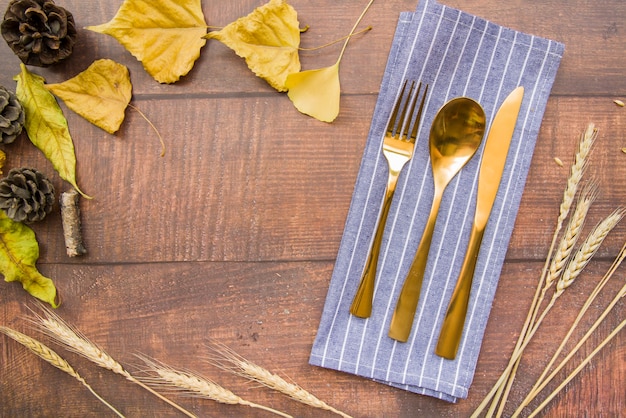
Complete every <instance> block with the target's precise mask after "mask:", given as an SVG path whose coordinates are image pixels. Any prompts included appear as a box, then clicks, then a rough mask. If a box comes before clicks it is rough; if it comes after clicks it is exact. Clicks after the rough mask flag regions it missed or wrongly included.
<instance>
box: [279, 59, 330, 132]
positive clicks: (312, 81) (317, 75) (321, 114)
mask: <svg viewBox="0 0 626 418" xmlns="http://www.w3.org/2000/svg"><path fill="white" fill-rule="evenodd" d="M286 86H287V88H288V89H289V92H288V93H287V95H288V96H289V98H290V99H291V101H292V102H293V104H294V106H295V107H296V109H298V110H299V111H300V112H302V113H304V114H305V115H309V116H312V117H314V118H315V119H318V120H321V121H322V122H332V121H334V120H335V118H336V117H337V115H338V114H339V99H340V96H341V86H340V84H339V61H337V62H336V63H335V64H334V65H331V66H330V67H325V68H320V69H317V70H308V71H302V72H299V73H294V74H291V75H289V77H287V83H286Z"/></svg>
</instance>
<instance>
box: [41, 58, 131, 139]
mask: <svg viewBox="0 0 626 418" xmlns="http://www.w3.org/2000/svg"><path fill="white" fill-rule="evenodd" d="M46 87H47V88H48V90H50V91H51V92H52V93H53V94H54V95H55V96H57V97H58V98H60V99H61V100H63V101H64V102H65V104H66V105H67V107H69V108H70V109H72V110H73V111H74V112H76V113H78V114H79V115H80V116H82V117H83V118H85V119H87V120H88V121H89V122H91V123H93V124H94V125H96V126H98V127H99V128H102V129H104V130H105V131H107V132H108V133H111V134H113V133H115V132H117V130H118V129H119V128H120V125H121V124H122V122H123V121H124V114H125V111H126V107H127V106H128V103H130V99H131V97H132V89H133V87H132V84H131V82H130V75H129V74H128V68H126V66H124V65H122V64H118V63H117V62H115V61H112V60H109V59H101V60H97V61H95V62H94V63H93V64H91V65H90V66H89V68H87V69H86V70H85V71H83V72H82V73H80V74H78V75H77V76H76V77H74V78H71V79H69V80H67V81H64V82H63V83H58V84H48V85H46Z"/></svg>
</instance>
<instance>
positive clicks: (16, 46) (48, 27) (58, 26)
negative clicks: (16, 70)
mask: <svg viewBox="0 0 626 418" xmlns="http://www.w3.org/2000/svg"><path fill="white" fill-rule="evenodd" d="M0 29H1V31H2V36H3V37H4V39H5V41H7V43H8V44H9V46H10V47H11V49H12V50H13V52H14V53H15V54H16V55H17V56H18V57H19V58H20V59H21V60H22V62H24V64H28V65H35V66H38V67H47V66H49V65H52V64H56V63H57V62H59V61H62V60H64V59H65V58H67V57H69V56H70V55H71V54H72V49H73V48H74V43H75V42H76V34H77V32H76V27H75V25H74V17H73V16H72V14H71V13H70V12H69V11H67V10H65V9H64V8H63V7H60V6H57V5H56V4H54V1H52V0H11V2H10V3H9V7H8V8H7V11H6V13H5V14H4V20H3V21H2V25H0Z"/></svg>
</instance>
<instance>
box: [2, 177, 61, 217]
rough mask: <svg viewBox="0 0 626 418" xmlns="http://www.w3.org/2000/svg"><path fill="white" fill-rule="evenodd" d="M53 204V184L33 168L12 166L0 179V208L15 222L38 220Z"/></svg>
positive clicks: (47, 212)
mask: <svg viewBox="0 0 626 418" xmlns="http://www.w3.org/2000/svg"><path fill="white" fill-rule="evenodd" d="M53 204H54V186H53V185H52V183H51V182H50V180H48V178H47V177H46V176H45V175H44V174H42V173H40V172H39V171H37V170H35V169H33V168H14V169H12V170H11V171H9V174H8V175H7V177H5V178H3V179H2V180H0V209H3V210H4V211H5V212H6V214H7V216H8V217H9V218H11V219H13V220H14V221H16V222H24V223H31V222H37V221H40V220H42V219H43V218H45V217H46V215H47V214H49V213H50V212H51V211H52V205H53Z"/></svg>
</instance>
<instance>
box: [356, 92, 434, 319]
mask: <svg viewBox="0 0 626 418" xmlns="http://www.w3.org/2000/svg"><path fill="white" fill-rule="evenodd" d="M421 89H422V83H420V84H419V86H418V87H417V92H415V94H413V92H414V90H415V82H412V83H411V87H410V88H409V91H408V92H407V81H405V82H404V84H403V86H402V91H401V93H400V96H398V98H397V99H396V103H395V105H394V108H393V112H392V114H391V118H390V119H389V122H388V123H387V130H386V132H385V139H384V141H383V155H384V156H385V158H386V159H387V163H388V165H389V178H388V179H387V189H386V190H385V200H384V201H383V209H382V211H381V213H380V217H379V219H378V224H377V226H376V233H375V235H374V240H373V241H372V244H371V246H370V250H369V254H368V257H367V261H366V263H365V269H364V270H363V275H362V277H361V282H360V283H359V287H358V289H357V291H356V294H355V295H354V299H353V300H352V306H351V307H350V313H351V314H352V315H354V316H357V317H359V318H369V316H370V315H371V314H372V299H373V297H374V281H375V280H374V279H375V277H376V267H377V265H378V255H379V253H380V246H381V244H382V241H383V231H384V230H385V223H386V222H387V215H388V214H389V208H390V207H391V199H392V197H393V193H394V191H395V190H396V184H397V183H398V177H399V176H400V172H401V171H402V168H403V167H404V165H405V164H406V163H407V161H409V160H410V159H411V157H412V156H413V148H414V147H415V140H416V138H417V129H418V127H419V123H420V119H421V117H422V111H423V109H424V102H425V101H426V93H427V92H428V85H426V86H425V88H424V94H423V96H422V101H421V103H420V105H419V108H418V109H417V110H416V104H417V99H418V97H419V96H420V91H421ZM400 107H402V111H401V112H400V118H398V112H399V110H400ZM411 123H412V125H411ZM396 124H397V126H396ZM411 127H412V129H411ZM409 129H411V131H410V132H409Z"/></svg>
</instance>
